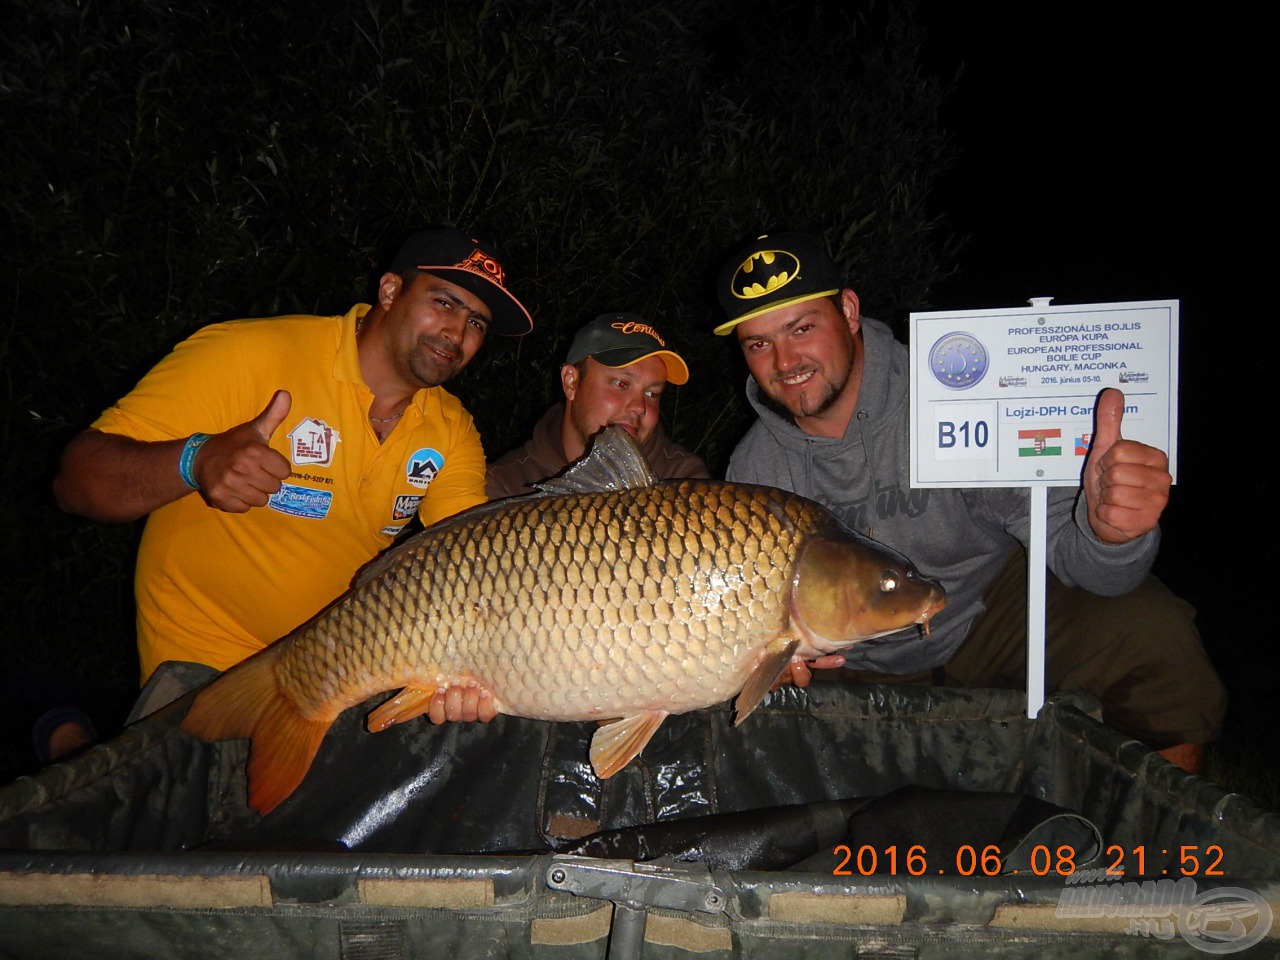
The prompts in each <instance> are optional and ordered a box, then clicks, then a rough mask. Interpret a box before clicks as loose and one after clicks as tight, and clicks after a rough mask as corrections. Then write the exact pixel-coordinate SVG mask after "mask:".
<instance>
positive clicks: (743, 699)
mask: <svg viewBox="0 0 1280 960" xmlns="http://www.w3.org/2000/svg"><path fill="white" fill-rule="evenodd" d="M774 643H775V644H776V643H777V641H776V640H775V641H774ZM799 646H800V638H799V637H793V638H792V639H790V640H788V641H787V642H786V643H785V644H783V645H782V646H773V647H771V648H770V649H769V650H768V651H766V652H765V655H764V658H763V659H762V660H761V661H760V663H759V664H758V665H757V666H756V668H755V670H753V671H752V672H751V676H750V677H748V678H747V683H746V686H744V687H743V688H742V692H740V693H739V694H738V699H737V700H735V701H734V702H733V714H734V716H733V725H734V726H735V727H736V726H737V725H738V724H740V723H741V722H742V721H743V720H745V719H747V717H749V716H750V715H751V711H752V710H754V709H755V708H756V707H758V706H759V705H760V701H761V700H763V699H764V698H765V695H766V694H767V693H768V692H769V690H770V689H772V687H773V682H774V681H775V680H777V679H778V678H779V677H780V676H782V671H783V670H785V669H787V664H789V663H790V662H791V657H792V656H793V655H794V654H795V652H796V648H798V647H799Z"/></svg>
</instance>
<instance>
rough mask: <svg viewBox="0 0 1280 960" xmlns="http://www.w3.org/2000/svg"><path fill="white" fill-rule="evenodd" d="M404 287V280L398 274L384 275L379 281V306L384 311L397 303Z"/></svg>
mask: <svg viewBox="0 0 1280 960" xmlns="http://www.w3.org/2000/svg"><path fill="white" fill-rule="evenodd" d="M403 287H404V279H403V278H402V277H401V276H400V274H398V273H384V274H383V275H382V279H381V280H379V281H378V306H380V307H382V309H383V310H385V309H387V307H389V306H391V304H392V303H394V302H395V299H396V297H398V296H400V291H401V290H402V289H403Z"/></svg>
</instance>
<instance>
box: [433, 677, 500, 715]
mask: <svg viewBox="0 0 1280 960" xmlns="http://www.w3.org/2000/svg"><path fill="white" fill-rule="evenodd" d="M497 715H498V708H497V707H496V706H495V705H494V702H493V693H492V692H491V691H490V690H489V688H488V687H484V686H481V685H480V684H479V683H477V682H476V681H474V680H471V681H469V682H467V683H451V684H449V685H448V686H447V687H441V688H440V689H439V690H437V691H436V692H435V693H434V694H433V695H432V697H431V706H430V707H428V708H427V719H429V720H430V721H431V722H432V723H434V724H441V723H456V722H458V721H463V722H465V723H474V722H475V721H477V720H478V721H480V722H481V723H488V722H489V721H490V720H492V719H493V718H494V717H496V716H497Z"/></svg>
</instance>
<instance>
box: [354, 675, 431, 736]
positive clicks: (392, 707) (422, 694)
mask: <svg viewBox="0 0 1280 960" xmlns="http://www.w3.org/2000/svg"><path fill="white" fill-rule="evenodd" d="M435 695H436V688H435V687H415V686H408V687H405V688H404V689H403V690H401V691H400V692H399V693H397V694H396V695H395V696H394V697H392V698H391V699H390V700H388V701H387V702H386V703H384V704H383V705H382V706H380V707H378V709H377V710H375V711H373V713H371V714H369V722H368V728H369V732H370V733H379V732H381V731H383V730H385V729H387V727H389V726H391V725H392V724H393V723H404V722H405V721H406V720H412V719H413V718H414V717H420V716H422V715H423V714H424V713H426V712H427V708H428V707H430V706H431V698H432V697H434V696H435Z"/></svg>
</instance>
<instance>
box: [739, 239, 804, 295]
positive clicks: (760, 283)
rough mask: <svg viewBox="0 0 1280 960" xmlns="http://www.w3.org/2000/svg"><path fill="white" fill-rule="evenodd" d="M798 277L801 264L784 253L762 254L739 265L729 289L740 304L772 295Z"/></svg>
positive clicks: (789, 254) (772, 251)
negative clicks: (741, 301)
mask: <svg viewBox="0 0 1280 960" xmlns="http://www.w3.org/2000/svg"><path fill="white" fill-rule="evenodd" d="M799 275H800V260H799V259H798V258H797V257H796V255H795V254H794V253H788V252H787V251H786V250H761V251H760V252H758V253H753V254H752V255H751V256H749V257H747V259H746V260H744V261H742V265H741V266H740V267H738V269H737V270H736V271H735V272H734V274H733V282H732V283H731V284H729V289H730V291H732V293H733V295H734V296H735V297H737V298H738V299H739V300H755V299H756V298H757V297H763V296H766V295H767V294H770V293H773V291H775V290H777V289H778V288H779V287H785V286H786V285H787V284H788V283H790V282H791V281H792V280H794V279H795V278H796V277H798V276H799Z"/></svg>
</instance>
